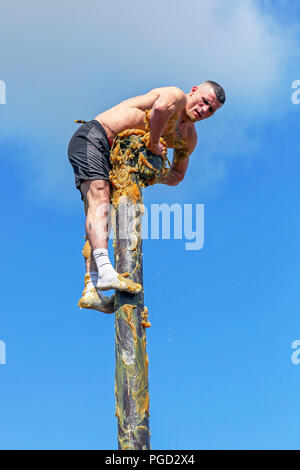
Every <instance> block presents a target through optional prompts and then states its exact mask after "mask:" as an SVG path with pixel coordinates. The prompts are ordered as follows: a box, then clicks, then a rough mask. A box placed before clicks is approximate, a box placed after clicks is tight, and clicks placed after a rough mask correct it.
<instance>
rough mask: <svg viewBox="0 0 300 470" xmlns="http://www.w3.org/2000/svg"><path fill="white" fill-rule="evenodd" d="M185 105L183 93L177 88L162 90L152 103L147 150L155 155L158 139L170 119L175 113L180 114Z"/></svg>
mask: <svg viewBox="0 0 300 470" xmlns="http://www.w3.org/2000/svg"><path fill="white" fill-rule="evenodd" d="M185 104H186V95H185V93H184V92H183V91H182V90H180V88H177V87H169V88H168V89H167V90H164V91H163V92H162V93H161V94H160V95H159V97H158V98H157V99H156V101H155V102H154V103H153V106H152V109H151V113H150V142H149V149H150V150H151V151H152V152H153V153H156V151H157V150H158V149H157V147H158V144H159V139H160V137H161V136H162V134H163V132H164V128H165V126H166V124H167V123H168V121H169V119H170V117H171V116H172V115H173V114H174V113H175V112H178V113H179V112H181V111H182V110H183V108H184V107H185Z"/></svg>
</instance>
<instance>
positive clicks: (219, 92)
mask: <svg viewBox="0 0 300 470" xmlns="http://www.w3.org/2000/svg"><path fill="white" fill-rule="evenodd" d="M205 83H209V84H210V85H211V86H212V88H213V90H214V92H215V95H216V98H217V100H218V101H219V103H221V104H224V103H225V100H226V95H225V91H224V89H223V88H222V87H221V85H219V84H218V83H217V82H214V81H213V80H206V82H205Z"/></svg>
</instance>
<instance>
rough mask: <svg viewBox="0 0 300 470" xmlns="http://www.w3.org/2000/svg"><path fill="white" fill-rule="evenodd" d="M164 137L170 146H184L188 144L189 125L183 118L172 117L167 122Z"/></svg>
mask: <svg viewBox="0 0 300 470" xmlns="http://www.w3.org/2000/svg"><path fill="white" fill-rule="evenodd" d="M163 138H164V139H165V141H166V142H167V145H168V147H169V148H183V147H187V146H188V126H187V125H186V123H185V122H181V118H178V119H176V120H175V119H174V120H173V122H172V118H171V119H170V121H169V123H168V124H167V126H166V128H165V131H164V134H163Z"/></svg>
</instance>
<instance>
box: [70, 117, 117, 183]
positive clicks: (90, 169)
mask: <svg viewBox="0 0 300 470" xmlns="http://www.w3.org/2000/svg"><path fill="white" fill-rule="evenodd" d="M68 157H69V160H70V163H71V165H72V167H73V170H74V175H75V184H76V188H77V189H79V190H80V185H81V183H82V182H83V181H86V180H106V181H109V171H110V170H111V169H112V165H111V163H110V145H109V141H108V138H107V135H106V132H105V130H104V128H103V127H102V126H101V124H100V122H98V121H96V120H94V119H93V120H92V121H89V122H86V123H85V124H82V125H81V126H80V127H79V128H78V129H77V131H76V132H75V133H74V134H73V136H72V138H71V140H70V143H69V147H68Z"/></svg>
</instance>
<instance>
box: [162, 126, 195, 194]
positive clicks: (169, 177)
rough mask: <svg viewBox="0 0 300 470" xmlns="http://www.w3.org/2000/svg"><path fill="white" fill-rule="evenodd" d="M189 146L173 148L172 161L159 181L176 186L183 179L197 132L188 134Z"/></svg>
mask: <svg viewBox="0 0 300 470" xmlns="http://www.w3.org/2000/svg"><path fill="white" fill-rule="evenodd" d="M189 144H190V145H189V147H185V148H179V149H174V152H173V161H172V163H171V166H170V169H169V171H168V173H167V174H166V175H164V176H163V177H162V178H161V179H160V181H159V182H160V183H162V184H167V185H168V186H177V184H178V183H180V181H182V180H183V179H184V176H185V174H186V171H187V169H188V166H189V159H190V155H191V154H192V152H193V151H194V150H195V148H196V145H197V133H196V131H193V132H192V133H191V135H190V141H189Z"/></svg>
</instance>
